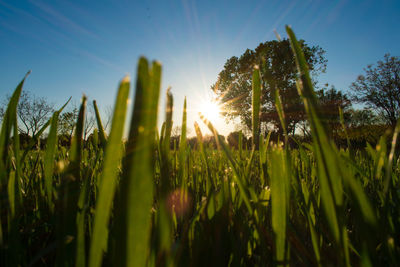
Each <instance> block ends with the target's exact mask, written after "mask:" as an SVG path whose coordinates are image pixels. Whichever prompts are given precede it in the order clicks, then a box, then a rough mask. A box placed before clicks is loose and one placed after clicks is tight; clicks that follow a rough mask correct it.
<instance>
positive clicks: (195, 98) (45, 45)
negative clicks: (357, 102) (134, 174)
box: [0, 0, 400, 135]
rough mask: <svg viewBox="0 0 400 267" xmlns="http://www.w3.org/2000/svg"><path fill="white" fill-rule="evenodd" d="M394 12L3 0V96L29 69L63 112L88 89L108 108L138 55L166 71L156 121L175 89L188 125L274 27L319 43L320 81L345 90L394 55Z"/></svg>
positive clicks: (397, 7) (359, 4)
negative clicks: (234, 64) (231, 67)
mask: <svg viewBox="0 0 400 267" xmlns="http://www.w3.org/2000/svg"><path fill="white" fill-rule="evenodd" d="M399 14H400V1H398V0H396V1H387V0H365V1H356V0H329V1H328V0H298V1H285V0H267V1H254V0H247V1H235V0H230V1H228V0H224V1H218V0H214V1H207V0H203V1H200V0H199V1H194V0H168V1H166V0H164V1H161V0H160V1H156V0H148V1H128V0H125V1H116V0H113V1H111V0H97V1H89V0H81V1H60V0H52V1H40V0H28V1H20V0H12V1H11V0H9V1H3V0H0V99H3V98H5V96H6V95H7V94H8V95H10V94H11V93H12V91H13V90H14V89H15V87H16V85H17V84H18V82H19V81H20V80H21V79H22V77H23V76H24V75H25V73H26V72H27V71H28V70H32V73H31V75H30V76H29V78H28V80H27V82H26V83H25V87H24V88H25V89H27V90H29V91H31V92H32V93H34V94H35V95H37V96H43V97H46V98H47V99H48V100H49V101H50V102H52V103H54V104H55V105H56V106H61V105H62V104H63V103H64V102H65V101H66V100H67V99H68V98H69V97H70V96H72V97H73V99H74V101H75V102H76V103H79V99H80V97H81V96H82V94H83V93H85V94H86V95H87V96H88V98H89V100H93V99H96V100H97V103H98V105H99V107H100V109H105V108H106V107H109V106H113V105H114V100H115V96H116V90H117V86H118V82H119V81H120V80H121V79H122V78H123V77H124V76H125V75H126V74H129V75H130V76H131V77H132V80H133V81H134V80H135V73H136V64H137V61H138V58H139V57H140V56H141V55H144V56H146V57H147V58H148V59H149V60H158V61H160V62H161V63H162V65H163V74H162V92H161V96H162V97H161V101H160V116H159V122H161V121H163V120H164V107H165V104H164V100H165V91H166V89H167V88H168V87H169V86H171V92H172V93H173V95H174V104H175V110H174V117H173V119H174V124H175V125H180V123H181V120H182V107H183V101H184V97H185V96H186V97H187V102H188V125H189V127H190V128H193V127H191V125H193V122H194V121H195V120H197V121H199V118H198V115H197V113H198V111H200V109H201V102H207V101H210V99H211V98H212V93H211V92H212V91H211V90H210V87H211V85H212V84H214V83H215V82H216V80H217V77H218V73H219V72H220V71H221V70H222V69H223V66H224V63H225V62H226V60H227V59H229V58H230V57H232V56H240V55H241V54H242V53H243V52H244V51H245V50H246V49H247V48H250V49H254V48H256V47H257V46H258V45H259V44H260V43H262V42H266V41H269V40H275V39H276V36H275V33H274V30H276V31H277V32H278V33H279V34H280V35H281V36H282V37H286V32H285V29H284V27H285V25H291V26H292V28H293V30H294V32H295V33H296V35H297V37H298V38H300V39H304V40H305V41H306V43H307V44H309V45H319V46H320V47H322V48H323V49H324V50H325V51H326V55H325V56H326V59H327V60H328V65H327V71H326V73H325V74H321V75H320V76H319V78H318V80H319V82H320V84H324V83H329V84H332V85H334V86H335V87H336V88H337V89H340V90H344V91H346V90H348V89H349V86H350V84H351V83H352V82H354V81H355V80H356V78H357V76H358V75H359V74H362V73H363V68H365V67H366V66H367V65H368V64H373V63H376V62H377V61H378V60H380V59H383V56H384V54H385V53H390V54H391V55H393V56H400V46H399V43H400V27H399V26H400V15H399ZM133 84H134V82H133ZM133 95H134V88H131V96H132V97H133ZM131 103H132V102H131ZM215 124H216V126H217V129H219V131H220V133H222V134H225V135H226V134H228V133H229V132H230V131H231V130H233V129H234V125H233V124H232V123H230V124H229V125H225V122H224V120H223V119H222V118H219V119H216V121H215ZM192 134H194V131H193V130H192Z"/></svg>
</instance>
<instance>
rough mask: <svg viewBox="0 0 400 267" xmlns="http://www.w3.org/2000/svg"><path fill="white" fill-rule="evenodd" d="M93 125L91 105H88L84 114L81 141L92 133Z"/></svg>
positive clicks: (93, 118) (93, 116)
mask: <svg viewBox="0 0 400 267" xmlns="http://www.w3.org/2000/svg"><path fill="white" fill-rule="evenodd" d="M95 123H96V118H95V115H94V108H93V106H92V105H89V106H88V108H87V109H86V114H85V124H84V128H83V140H86V139H87V137H88V136H89V135H90V133H91V132H92V131H93V129H94V125H95Z"/></svg>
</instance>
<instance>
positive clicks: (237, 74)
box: [212, 39, 326, 134]
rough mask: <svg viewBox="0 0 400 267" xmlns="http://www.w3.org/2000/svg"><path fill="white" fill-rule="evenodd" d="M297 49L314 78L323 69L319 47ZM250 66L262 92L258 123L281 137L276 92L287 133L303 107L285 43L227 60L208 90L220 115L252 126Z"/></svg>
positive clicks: (267, 44)
mask: <svg viewBox="0 0 400 267" xmlns="http://www.w3.org/2000/svg"><path fill="white" fill-rule="evenodd" d="M300 45H301V47H302V49H303V51H304V53H305V57H306V60H307V63H308V64H309V66H310V68H311V69H312V70H313V73H314V74H315V76H316V75H317V74H318V73H319V72H324V71H325V68H326V59H325V58H324V53H325V51H324V50H323V49H321V48H320V47H319V46H309V45H307V44H306V43H305V42H304V41H303V40H301V41H300ZM254 66H259V69H260V77H263V79H262V80H261V88H262V92H261V95H262V98H261V99H260V105H261V109H260V111H261V112H260V113H261V115H260V121H261V122H264V123H267V122H268V123H271V124H272V125H273V126H274V127H275V128H276V129H278V131H279V132H280V133H281V134H282V127H281V124H280V119H279V115H278V112H277V110H276V107H275V105H274V103H275V90H276V89H278V90H279V91H280V95H281V101H282V103H283V105H282V106H283V110H284V113H285V114H286V121H287V127H288V132H292V130H293V128H295V126H296V124H297V123H298V122H299V121H302V120H303V119H304V107H303V105H302V102H301V101H300V99H299V98H298V97H297V91H296V79H297V71H296V63H295V60H294V57H293V53H292V51H291V49H290V42H289V40H288V39H283V40H281V41H268V42H265V43H261V44H260V45H259V46H258V47H256V48H255V49H254V50H251V49H247V50H246V51H245V52H244V53H243V54H242V55H241V56H240V57H231V58H230V59H228V60H227V61H226V63H225V65H224V69H223V70H222V71H221V72H220V73H219V75H218V80H217V82H216V83H215V84H214V85H213V86H212V90H213V91H214V92H215V93H216V94H217V95H218V96H219V98H220V102H221V103H222V104H223V106H224V110H225V113H224V115H225V116H226V117H227V118H229V119H231V118H239V119H240V121H241V123H242V124H243V125H245V126H247V127H248V129H251V126H252V87H251V86H252V83H251V81H252V74H253V68H254Z"/></svg>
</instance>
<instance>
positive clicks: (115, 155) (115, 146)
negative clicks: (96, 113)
mask: <svg viewBox="0 0 400 267" xmlns="http://www.w3.org/2000/svg"><path fill="white" fill-rule="evenodd" d="M129 85H130V79H129V77H128V76H126V77H125V78H124V79H123V80H122V81H121V83H120V86H119V90H118V95H117V99H116V102H115V108H114V115H113V120H112V128H111V132H110V137H109V140H108V143H107V146H106V150H105V159H104V163H103V172H102V174H101V178H100V188H99V193H98V198H97V203H96V211H95V218H94V228H93V234H92V240H91V245H90V258H89V266H90V267H95V266H101V259H102V253H103V251H104V250H105V248H106V244H107V238H108V229H107V225H108V221H109V218H110V214H111V207H112V201H113V197H114V192H115V188H116V184H117V179H118V165H119V163H120V160H121V157H122V147H121V145H122V136H123V133H124V124H125V117H126V110H127V102H128V101H127V100H128V95H129ZM99 126H100V125H99Z"/></svg>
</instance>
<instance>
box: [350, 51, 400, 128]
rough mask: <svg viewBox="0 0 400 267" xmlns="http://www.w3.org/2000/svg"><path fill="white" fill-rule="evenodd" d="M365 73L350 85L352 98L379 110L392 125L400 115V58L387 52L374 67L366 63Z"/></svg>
mask: <svg viewBox="0 0 400 267" xmlns="http://www.w3.org/2000/svg"><path fill="white" fill-rule="evenodd" d="M364 71H365V75H360V76H358V78H357V80H356V81H355V82H354V83H353V84H352V85H351V87H350V88H351V89H353V90H354V92H353V98H354V100H356V101H358V102H360V103H364V104H366V105H367V106H368V107H370V108H373V109H375V110H377V111H378V112H380V113H381V114H382V115H383V116H384V118H385V119H386V121H387V122H388V123H389V124H390V125H392V126H394V125H395V124H396V122H397V120H398V119H399V116H400V60H399V58H398V57H391V56H390V55H389V54H386V55H385V56H384V59H383V60H379V61H378V64H377V66H376V67H374V66H373V65H368V66H367V68H365V69H364Z"/></svg>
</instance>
